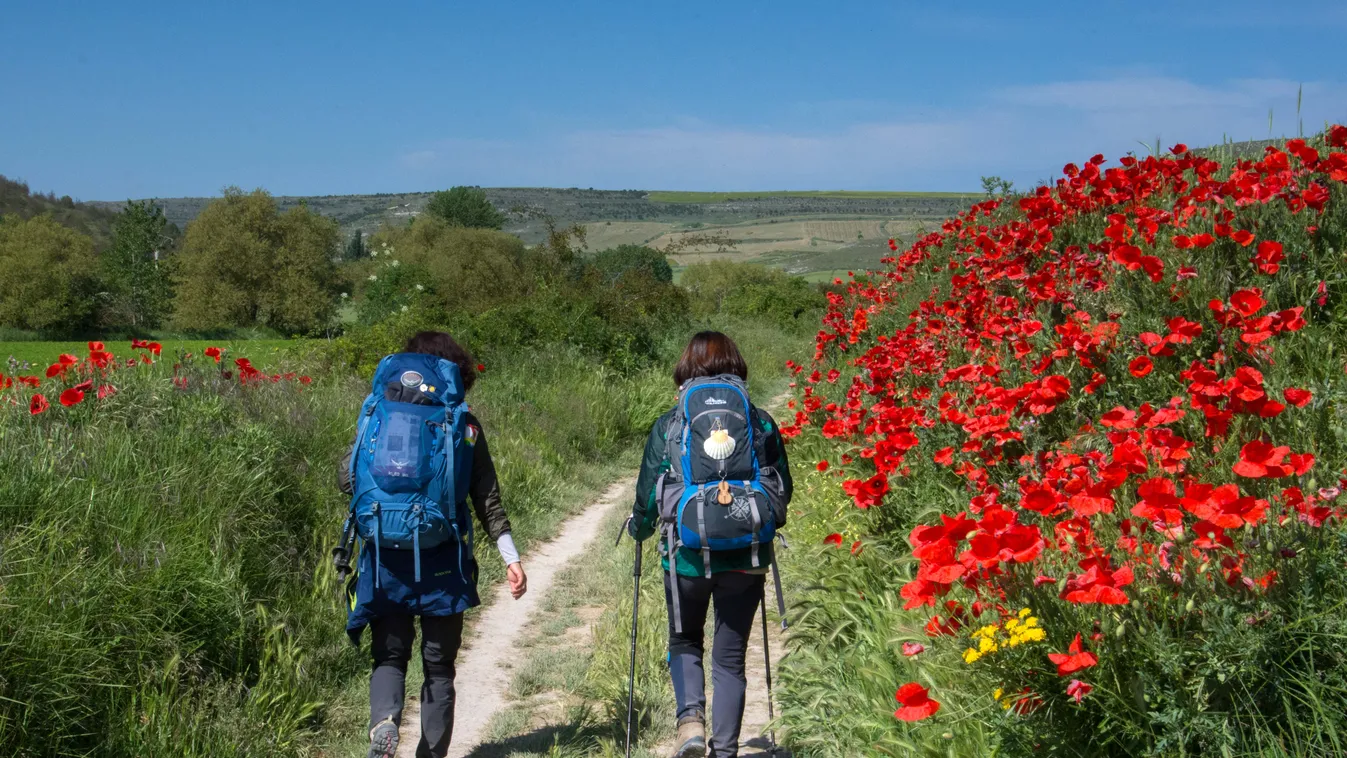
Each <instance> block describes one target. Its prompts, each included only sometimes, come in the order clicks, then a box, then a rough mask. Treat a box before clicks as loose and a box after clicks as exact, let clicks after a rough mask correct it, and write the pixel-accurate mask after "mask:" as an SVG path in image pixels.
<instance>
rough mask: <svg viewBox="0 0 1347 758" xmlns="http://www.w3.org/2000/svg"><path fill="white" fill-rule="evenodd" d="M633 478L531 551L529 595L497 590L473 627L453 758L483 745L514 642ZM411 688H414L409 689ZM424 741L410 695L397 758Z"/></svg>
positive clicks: (501, 699)
mask: <svg viewBox="0 0 1347 758" xmlns="http://www.w3.org/2000/svg"><path fill="white" fill-rule="evenodd" d="M634 482H635V478H634V477H627V478H624V479H620V480H618V481H616V482H614V483H612V484H611V485H609V487H608V489H607V490H605V491H604V493H603V495H602V496H601V497H599V499H598V500H596V501H595V502H594V503H593V504H592V505H590V506H589V507H588V508H586V509H585V510H583V511H581V512H580V513H578V514H576V515H575V516H572V517H571V518H570V519H569V520H567V521H566V522H564V523H563V524H561V530H560V531H559V532H558V534H557V536H556V537H555V538H554V539H552V540H551V541H550V542H548V543H546V544H544V545H540V546H537V547H534V548H532V549H531V550H529V551H528V554H527V555H526V556H524V557H525V561H524V568H525V569H526V570H527V571H528V581H529V587H528V593H527V594H525V595H524V597H522V598H520V599H519V600H515V599H514V598H512V597H510V588H509V587H508V586H507V585H505V584H502V585H501V586H499V587H497V588H496V592H495V600H494V602H493V603H492V604H491V605H490V606H489V607H488V608H487V609H486V610H485V611H484V612H483V613H482V614H481V616H480V617H479V618H477V620H476V622H475V623H473V624H472V627H471V630H470V632H469V635H468V637H467V638H466V639H465V640H464V643H463V649H462V650H461V651H460V652H459V655H458V664H457V667H456V668H457V671H456V675H455V677H454V688H455V690H456V697H455V702H456V706H455V709H454V739H453V744H452V745H451V746H450V748H449V758H465V757H466V756H469V755H471V754H472V751H473V749H474V748H475V747H476V746H477V745H478V744H479V743H481V742H482V739H483V737H484V736H485V735H484V732H485V730H486V726H487V724H488V722H490V720H491V716H492V715H493V714H495V713H496V712H497V711H499V710H500V709H501V708H502V707H504V705H505V703H506V690H507V688H508V687H509V685H510V679H511V677H512V674H513V672H512V667H511V664H510V661H512V660H513V659H515V658H516V651H515V647H514V645H513V644H511V643H508V642H506V641H507V640H512V639H514V638H515V637H516V635H518V634H519V633H520V632H521V631H522V630H523V629H524V628H525V627H526V626H527V625H528V623H529V620H530V619H531V618H532V617H533V615H534V613H535V612H536V611H537V610H538V607H539V605H540V604H541V603H542V601H543V598H544V597H545V596H546V595H547V593H548V591H549V590H551V588H552V584H553V582H554V580H555V579H556V574H557V572H558V571H559V570H560V569H562V568H563V567H564V566H565V565H566V564H567V563H569V562H570V560H571V559H572V558H575V557H576V556H577V555H579V554H580V553H582V552H583V551H584V550H585V549H586V548H587V547H588V546H589V545H590V543H592V542H593V541H594V540H595V539H597V538H598V537H599V536H600V535H599V526H600V525H601V524H602V523H603V518H604V516H605V515H606V514H607V513H608V512H609V510H610V509H611V508H612V507H613V506H614V505H616V503H617V501H618V499H619V498H621V497H622V495H623V494H625V493H628V492H630V490H631V487H632V486H633V484H634ZM409 689H410V688H409ZM420 741H421V709H420V702H419V700H418V699H417V698H416V697H414V696H413V697H409V698H408V702H407V707H406V710H405V711H404V713H403V717H402V730H401V738H400V739H399V741H398V753H397V755H398V758H415V756H416V746H417V743H419V742H420Z"/></svg>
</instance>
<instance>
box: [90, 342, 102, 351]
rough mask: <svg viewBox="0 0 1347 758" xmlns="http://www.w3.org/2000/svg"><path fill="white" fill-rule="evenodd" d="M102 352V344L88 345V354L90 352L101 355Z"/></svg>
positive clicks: (91, 343) (92, 343)
mask: <svg viewBox="0 0 1347 758" xmlns="http://www.w3.org/2000/svg"><path fill="white" fill-rule="evenodd" d="M102 351H103V343H102V342H90V343H89V352H91V353H101V352H102Z"/></svg>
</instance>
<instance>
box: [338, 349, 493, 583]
mask: <svg viewBox="0 0 1347 758" xmlns="http://www.w3.org/2000/svg"><path fill="white" fill-rule="evenodd" d="M463 394H464V391H463V381H462V379H461V377H460V375H459V370H458V365H457V364H455V363H454V362H452V361H447V360H445V359H443V358H439V357H437V356H433V355H422V354H419V353H396V354H393V355H390V356H387V357H386V358H384V359H383V360H382V361H380V362H379V367H378V368H377V369H376V370H375V371H374V382H373V387H372V389H371V391H370V395H369V397H368V398H366V399H365V404H364V405H363V406H362V408H361V415H360V424H359V427H358V431H357V432H356V441H355V448H354V449H353V451H352V454H351V492H352V496H351V517H352V518H353V519H354V521H355V528H356V531H357V533H358V534H359V535H360V538H361V539H362V540H364V541H365V542H367V543H370V544H372V545H374V561H375V580H374V581H375V586H376V587H377V586H379V578H378V567H379V565H380V562H379V551H380V549H394V550H413V551H415V555H414V558H413V565H414V567H415V568H414V571H415V579H416V581H417V582H420V581H421V550H422V549H423V548H426V549H428V548H434V547H438V546H440V545H442V544H444V543H446V542H448V541H449V540H451V539H453V540H458V541H459V542H460V550H461V546H462V539H461V538H462V535H460V534H459V514H458V504H459V503H462V502H464V500H465V499H466V498H467V494H468V484H469V482H470V479H471V473H472V452H473V450H472V447H471V445H469V444H466V443H465V434H466V432H467V429H466V424H465V421H464V413H466V412H467V410H468V406H467V404H466V403H464V402H463Z"/></svg>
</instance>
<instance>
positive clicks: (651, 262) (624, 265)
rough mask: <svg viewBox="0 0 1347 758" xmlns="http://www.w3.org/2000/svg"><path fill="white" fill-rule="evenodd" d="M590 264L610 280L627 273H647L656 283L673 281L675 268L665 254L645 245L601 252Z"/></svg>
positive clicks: (619, 247) (622, 246) (620, 246)
mask: <svg viewBox="0 0 1347 758" xmlns="http://www.w3.org/2000/svg"><path fill="white" fill-rule="evenodd" d="M590 262H591V263H592V264H593V265H594V267H595V268H597V269H598V270H599V271H601V272H603V275H604V276H606V277H607V278H608V279H610V280H616V279H617V278H618V277H620V276H622V274H623V273H625V272H627V271H645V272H647V273H648V274H650V277H651V278H652V279H654V280H655V281H658V282H672V281H673V268H672V267H671V266H670V265H669V260H668V259H667V258H665V257H664V253H661V252H660V251H658V250H655V249H653V248H649V247H646V246H645V245H618V246H617V247H610V248H608V249H607V250H600V251H599V252H597V253H595V254H594V257H593V259H591V261H590Z"/></svg>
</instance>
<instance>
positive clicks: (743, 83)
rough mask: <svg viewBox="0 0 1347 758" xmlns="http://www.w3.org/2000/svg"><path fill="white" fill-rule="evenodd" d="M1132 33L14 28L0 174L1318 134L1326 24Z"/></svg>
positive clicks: (985, 147)
mask: <svg viewBox="0 0 1347 758" xmlns="http://www.w3.org/2000/svg"><path fill="white" fill-rule="evenodd" d="M1204 6H1205V7H1204ZM315 8H318V9H321V11H320V12H315V11H314V10H313V9H315ZM1151 10H1152V11H1154V12H1153V13H1151V14H1150V16H1149V18H1148V17H1147V14H1146V13H1145V9H1143V10H1142V11H1141V12H1138V11H1137V10H1136V9H1135V8H1133V7H1128V8H1121V7H1119V8H1113V7H1085V8H1082V7H1077V6H1076V5H1074V4H1070V3H1063V2H1058V3H1042V4H1038V5H1036V6H1035V7H1032V8H1027V9H1025V8H1016V9H1007V8H1004V7H1002V6H999V5H996V4H993V3H990V2H974V3H970V4H968V5H966V6H964V7H961V8H959V9H956V10H952V9H947V8H941V7H929V6H922V5H917V4H898V5H895V4H880V3H873V2H842V3H839V4H836V5H835V6H833V7H830V8H829V12H828V13H827V14H819V13H818V12H817V10H816V8H815V7H814V6H813V5H812V4H810V3H803V2H786V3H778V4H775V5H772V6H766V5H761V4H744V5H733V6H728V7H726V6H724V5H723V4H720V5H713V4H711V3H705V2H694V3H690V4H686V5H684V6H680V7H678V8H661V7H645V6H640V7H631V6H628V5H625V4H619V3H612V2H589V3H581V4H576V5H572V6H567V7H565V8H559V7H554V6H551V5H549V4H545V3H538V2H529V3H522V4H516V5H514V6H511V7H510V8H501V7H479V6H473V7H465V8H451V7H445V6H443V5H439V4H435V3H431V2H411V3H405V4H401V5H399V6H397V7H392V8H380V9H377V10H373V11H372V10H370V9H369V8H367V7H366V6H363V5H356V4H354V3H350V2H344V3H343V2H338V3H331V4H326V5H323V6H317V5H313V6H309V5H302V6H286V7H282V8H277V7H274V6H272V5H269V4H263V3H258V2H241V3H237V4H234V5H231V6H229V7H228V8H195V7H183V6H180V5H177V4H168V3H162V2H160V3H150V5H149V6H147V7H145V8H143V9H139V10H138V11H137V12H136V13H135V14H134V15H127V14H126V13H125V12H124V9H123V8H122V7H121V6H112V5H99V6H93V7H82V8H80V9H78V11H71V10H69V9H66V8H59V7H52V6H31V7H23V8H20V9H16V10H13V11H11V12H10V13H9V14H8V21H10V23H8V24H7V25H6V27H5V28H4V29H2V30H0V62H3V65H4V67H5V70H6V71H7V73H8V74H9V75H8V76H6V77H5V79H4V81H3V82H0V97H3V98H4V100H5V101H7V102H10V103H22V104H23V107H22V111H21V113H22V114H23V116H24V117H23V118H21V119H8V120H6V121H5V122H3V123H0V174H4V175H5V176H8V177H10V178H13V179H16V180H23V181H26V182H27V183H28V184H29V185H30V186H31V187H32V188H33V189H34V190H35V191H43V192H46V191H51V192H55V193H56V194H58V195H63V194H68V195H70V196H72V197H78V198H80V199H82V200H86V201H111V202H116V201H121V200H125V199H128V198H153V197H158V198H173V197H214V196H216V195H218V194H219V190H220V189H221V188H224V187H227V186H238V187H241V188H244V189H249V190H250V189H253V188H258V187H260V188H264V189H266V190H268V191H269V192H272V193H273V194H275V195H276V196H280V197H308V196H317V195H350V194H400V193H414V192H430V191H434V190H437V189H444V188H445V187H449V186H453V185H475V186H482V187H489V188H508V187H521V188H523V187H527V188H535V187H536V188H543V187H545V188H555V189H570V188H587V187H593V188H596V189H605V190H621V189H640V190H641V191H706V192H774V191H775V192H779V191H860V192H865V191H894V192H954V193H961V194H980V190H979V179H980V177H981V176H985V175H998V176H1002V177H1004V178H1007V179H1010V180H1012V181H1014V182H1015V184H1016V185H1017V186H1019V187H1026V186H1032V185H1034V184H1036V183H1039V182H1041V181H1045V180H1048V179H1050V178H1051V177H1054V176H1056V175H1057V174H1058V172H1059V171H1060V168H1061V166H1062V165H1063V164H1065V163H1067V162H1080V161H1083V160H1085V159H1087V158H1088V157H1089V156H1090V155H1093V154H1095V153H1099V152H1102V153H1104V154H1105V155H1106V156H1107V157H1108V158H1110V159H1111V160H1112V159H1116V158H1118V157H1120V156H1122V155H1124V154H1127V153H1129V152H1130V153H1144V152H1145V150H1146V149H1147V146H1152V145H1154V144H1155V143H1156V141H1159V143H1160V147H1161V148H1162V149H1164V148H1167V147H1169V146H1170V145H1172V144H1174V143H1176V142H1185V143H1187V144H1189V145H1194V146H1197V145H1211V144H1219V143H1220V142H1221V141H1222V140H1223V139H1225V138H1229V139H1231V140H1235V141H1241V140H1248V139H1267V138H1269V137H1286V136H1295V135H1296V134H1298V133H1299V132H1300V131H1301V129H1302V124H1303V129H1304V132H1305V133H1307V134H1308V133H1314V132H1317V131H1318V130H1319V129H1320V128H1321V125H1322V124H1324V123H1328V122H1341V121H1344V120H1347V77H1344V76H1343V75H1342V74H1337V73H1333V72H1335V71H1337V70H1338V68H1340V66H1337V64H1336V56H1335V51H1336V49H1337V47H1338V42H1339V40H1340V37H1341V34H1342V33H1343V31H1344V30H1347V8H1344V7H1342V6H1341V4H1339V3H1332V2H1327V1H1326V0H1321V1H1319V2H1313V3H1308V4H1306V5H1305V6H1304V7H1301V8H1298V9H1297V10H1296V11H1295V13H1294V14H1288V13H1286V12H1284V11H1282V10H1280V9H1277V8H1268V7H1266V4H1260V3H1255V2H1251V1H1248V0H1245V1H1242V2H1234V3H1223V4H1221V5H1220V6H1219V7H1217V8H1213V7H1210V4H1202V3H1179V4H1168V5H1164V6H1156V7H1155V8H1153V9H1151ZM1138 30H1140V31H1144V32H1145V33H1144V34H1142V33H1137V32H1138ZM1008 41H1009V42H1011V43H1012V45H1013V47H1015V48H1020V49H1032V50H1036V51H1039V52H1036V53H1034V54H1032V55H1019V54H1015V53H1013V52H1012V51H1011V49H1010V48H1009V47H1008V46H1007V44H1006V43H1007V42H1008ZM1252 43H1256V44H1252ZM1082 50H1084V51H1086V52H1081V51H1082ZM1302 95H1303V100H1302ZM829 187H837V188H842V189H840V190H826V189H823V188H829ZM651 188H658V189H651ZM727 188H733V189H727Z"/></svg>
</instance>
